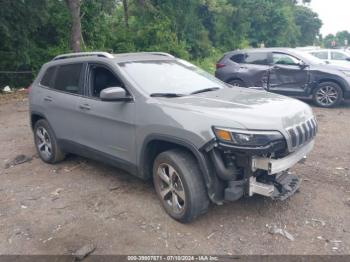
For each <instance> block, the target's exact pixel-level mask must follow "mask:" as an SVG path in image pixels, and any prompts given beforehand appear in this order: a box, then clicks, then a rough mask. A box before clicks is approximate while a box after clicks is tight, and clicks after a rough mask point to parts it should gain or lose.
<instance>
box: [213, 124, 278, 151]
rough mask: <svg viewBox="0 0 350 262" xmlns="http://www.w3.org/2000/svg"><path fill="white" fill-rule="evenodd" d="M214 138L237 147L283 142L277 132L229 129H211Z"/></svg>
mask: <svg viewBox="0 0 350 262" xmlns="http://www.w3.org/2000/svg"><path fill="white" fill-rule="evenodd" d="M213 130H214V133H215V135H216V137H217V138H218V139H219V140H220V141H223V142H226V143H232V144H235V145H239V146H256V147H258V146H265V145H268V144H269V143H271V142H273V141H277V140H283V139H284V138H283V135H282V134H281V133H280V132H278V131H252V130H239V129H229V128H220V127H214V128H213Z"/></svg>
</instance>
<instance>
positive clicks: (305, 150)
mask: <svg viewBox="0 0 350 262" xmlns="http://www.w3.org/2000/svg"><path fill="white" fill-rule="evenodd" d="M313 147H314V141H311V142H309V143H308V144H306V145H305V146H303V147H302V148H300V149H299V150H298V151H296V152H294V153H292V154H290V155H288V156H286V157H284V158H280V159H272V158H265V157H256V156H254V157H253V158H252V171H253V172H255V171H257V170H259V169H260V170H265V171H267V172H268V174H269V175H272V174H278V173H280V172H282V171H284V170H287V169H289V168H291V167H292V166H294V165H295V164H296V163H298V162H300V161H301V160H303V159H304V158H305V157H306V155H307V154H309V153H310V152H311V150H312V148H313Z"/></svg>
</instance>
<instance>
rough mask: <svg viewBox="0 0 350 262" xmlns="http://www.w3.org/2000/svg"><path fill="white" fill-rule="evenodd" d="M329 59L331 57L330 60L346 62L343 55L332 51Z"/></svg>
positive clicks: (345, 56)
mask: <svg viewBox="0 0 350 262" xmlns="http://www.w3.org/2000/svg"><path fill="white" fill-rule="evenodd" d="M331 57H332V60H346V58H347V55H345V54H343V53H340V52H334V51H332V52H331Z"/></svg>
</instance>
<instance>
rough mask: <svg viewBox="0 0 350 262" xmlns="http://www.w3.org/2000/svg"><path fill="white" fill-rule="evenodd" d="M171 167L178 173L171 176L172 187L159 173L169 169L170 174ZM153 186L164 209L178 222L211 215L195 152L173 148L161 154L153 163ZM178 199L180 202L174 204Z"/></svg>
mask: <svg viewBox="0 0 350 262" xmlns="http://www.w3.org/2000/svg"><path fill="white" fill-rule="evenodd" d="M171 168H173V171H175V173H173V175H169V177H168V178H169V179H168V181H169V180H170V181H169V182H170V184H172V185H171V186H170V184H169V183H166V182H165V180H164V179H162V178H161V175H159V173H158V171H159V172H161V173H162V172H164V174H165V173H166V170H168V171H169V174H170V170H171ZM178 178H180V179H178ZM153 183H154V187H155V190H156V192H157V195H158V197H159V199H160V201H161V203H162V206H163V208H164V209H165V211H166V212H167V213H168V214H169V215H170V216H171V217H172V218H174V219H175V220H177V221H179V222H181V223H189V222H191V221H192V220H193V219H195V218H196V217H198V216H199V215H202V214H204V213H206V212H207V210H208V206H209V199H208V194H207V191H206V188H205V185H204V181H203V177H202V174H201V172H200V169H199V166H198V163H197V161H196V159H195V158H194V156H193V155H192V154H191V153H189V152H186V151H184V150H181V149H173V150H169V151H165V152H163V153H161V154H159V155H158V156H157V157H156V159H155V161H154V164H153ZM171 187H172V188H171ZM168 189H169V190H168ZM167 191H169V192H168V193H166V194H164V195H163V196H162V193H161V192H163V193H164V192H167ZM174 196H175V199H177V201H174V199H173V197H174ZM182 198H184V199H182ZM170 202H172V203H174V202H176V203H178V205H175V203H174V205H173V204H172V203H170Z"/></svg>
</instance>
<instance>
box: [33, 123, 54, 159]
mask: <svg viewBox="0 0 350 262" xmlns="http://www.w3.org/2000/svg"><path fill="white" fill-rule="evenodd" d="M35 134H36V137H37V148H38V150H39V153H40V154H41V156H42V157H43V158H45V159H50V158H51V156H52V143H51V139H50V136H49V133H48V132H47V130H46V129H45V128H44V127H42V126H39V127H38V128H37V130H36V133H35Z"/></svg>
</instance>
